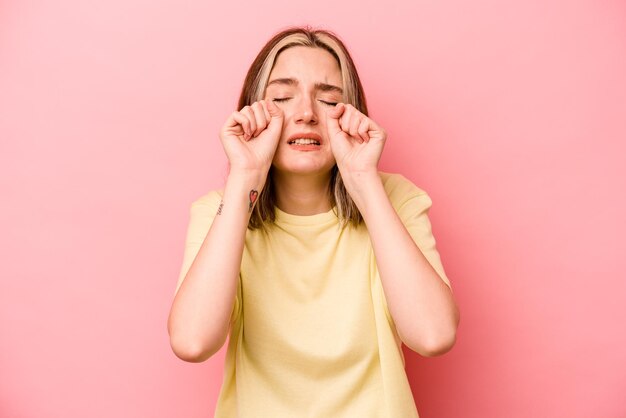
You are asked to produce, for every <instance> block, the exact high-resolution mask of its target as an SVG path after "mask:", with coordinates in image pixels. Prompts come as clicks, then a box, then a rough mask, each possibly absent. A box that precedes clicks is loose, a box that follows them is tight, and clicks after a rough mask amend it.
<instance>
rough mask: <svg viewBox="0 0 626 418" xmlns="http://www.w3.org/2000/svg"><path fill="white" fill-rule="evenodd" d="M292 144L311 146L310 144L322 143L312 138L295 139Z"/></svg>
mask: <svg viewBox="0 0 626 418" xmlns="http://www.w3.org/2000/svg"><path fill="white" fill-rule="evenodd" d="M290 144H296V145H309V144H315V145H319V144H320V143H319V142H318V141H316V140H314V139H310V138H298V139H294V140H293V141H290Z"/></svg>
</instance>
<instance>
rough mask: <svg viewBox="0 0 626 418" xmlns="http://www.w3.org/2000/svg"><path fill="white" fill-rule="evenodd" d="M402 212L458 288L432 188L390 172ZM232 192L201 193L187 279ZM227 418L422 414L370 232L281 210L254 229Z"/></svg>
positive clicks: (223, 412) (229, 373)
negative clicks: (433, 213)
mask: <svg viewBox="0 0 626 418" xmlns="http://www.w3.org/2000/svg"><path fill="white" fill-rule="evenodd" d="M380 175H381V178H382V180H383V183H384V187H385V190H386V192H387V195H388V196H389V199H390V201H391V203H392V204H393V206H394V208H395V209H396V212H397V213H398V215H399V217H400V219H401V220H402V222H403V223H404V225H405V227H406V228H407V230H408V231H409V233H410V234H411V236H412V237H413V240H414V241H415V242H416V244H417V245H418V247H419V248H420V250H421V251H422V253H424V255H425V257H426V258H427V259H428V261H429V262H430V263H431V265H432V266H433V268H434V269H435V270H436V271H437V273H439V275H440V276H441V279H442V280H443V281H444V282H445V283H446V284H447V285H448V286H450V282H449V280H448V278H447V277H446V274H445V272H444V269H443V266H442V263H441V260H440V256H439V253H438V252H437V249H436V247H435V239H434V237H433V234H432V230H431V224H430V221H429V219H428V215H427V213H428V210H429V208H430V207H431V205H432V201H431V199H430V197H429V196H428V195H427V194H426V192H425V191H424V190H422V189H420V188H418V187H417V186H415V185H414V184H413V183H412V182H410V181H409V180H408V179H406V178H405V177H403V176H402V175H399V174H390V173H384V172H380ZM221 197H222V191H212V192H209V193H207V194H205V195H204V196H202V197H200V198H199V199H197V200H196V201H194V202H193V203H192V205H191V210H190V221H189V227H188V231H187V240H186V246H185V254H184V259H183V265H182V269H181V272H180V276H179V280H178V286H180V284H181V283H182V280H183V279H184V277H185V275H186V273H187V270H189V268H190V266H191V263H192V262H193V259H194V258H195V256H196V254H197V253H198V251H199V249H200V246H201V245H202V242H203V240H204V237H205V236H206V234H207V232H208V230H209V227H210V225H211V222H212V221H213V218H214V217H215V214H216V212H217V208H218V206H219V203H220V200H221ZM231 319H232V321H233V324H232V327H231V331H230V335H229V342H228V349H227V353H226V360H225V366H224V380H223V384H222V388H221V391H220V394H219V398H218V402H217V406H216V411H215V417H216V418H235V417H239V418H265V417H267V418H296V417H298V418H299V417H302V418H343V417H345V418H370V417H371V418H413V417H418V413H417V409H416V407H415V402H414V399H413V395H412V393H411V388H410V386H409V382H408V379H407V375H406V372H405V369H404V365H405V361H404V356H403V353H402V349H401V344H402V342H401V340H400V338H399V336H398V334H397V331H396V328H395V325H394V322H393V319H392V317H391V314H390V312H389V309H388V307H387V302H386V300H385V295H384V293H383V287H382V283H381V281H380V276H379V273H378V269H377V267H376V260H375V257H374V252H373V249H372V243H371V241H370V238H369V235H368V231H367V228H366V226H365V225H361V226H360V227H359V228H353V227H351V226H347V227H344V228H340V227H339V224H338V219H337V217H336V216H335V214H334V212H333V211H332V210H331V211H329V212H326V213H321V214H316V215H311V216H297V215H291V214H288V213H285V212H283V211H281V210H280V209H278V208H276V222H275V224H273V225H271V226H270V227H269V229H267V230H265V231H264V230H262V229H259V230H254V231H250V230H248V231H247V233H246V240H245V246H244V250H243V258H242V262H241V272H240V276H239V284H238V289H237V296H236V300H235V304H234V309H233V313H232V316H231Z"/></svg>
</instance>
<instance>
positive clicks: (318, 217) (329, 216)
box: [274, 206, 338, 225]
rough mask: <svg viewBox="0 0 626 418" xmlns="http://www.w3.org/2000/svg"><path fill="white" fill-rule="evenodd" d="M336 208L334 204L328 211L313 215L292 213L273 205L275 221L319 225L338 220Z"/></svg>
mask: <svg viewBox="0 0 626 418" xmlns="http://www.w3.org/2000/svg"><path fill="white" fill-rule="evenodd" d="M336 210H337V206H334V207H333V208H332V209H330V210H329V211H328V212H322V213H316V214H315V215H292V214H291V213H287V212H284V211H282V210H280V209H279V208H278V206H274V214H275V215H276V222H280V223H287V224H292V225H319V224H322V223H327V222H330V221H338V218H337V215H335V211H336Z"/></svg>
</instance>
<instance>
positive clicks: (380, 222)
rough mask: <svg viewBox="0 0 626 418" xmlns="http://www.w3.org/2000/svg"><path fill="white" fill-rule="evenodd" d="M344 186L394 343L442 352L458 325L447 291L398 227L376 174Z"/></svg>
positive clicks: (429, 352) (428, 353)
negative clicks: (361, 227)
mask: <svg viewBox="0 0 626 418" xmlns="http://www.w3.org/2000/svg"><path fill="white" fill-rule="evenodd" d="M344 181H345V182H346V187H347V188H348V191H349V193H350V195H351V196H352V198H353V200H354V201H355V203H356V204H357V206H358V207H359V210H360V211H361V214H362V215H363V218H364V220H365V223H366V225H367V228H368V231H369V235H370V238H371V241H372V246H373V249H374V255H375V256H376V263H377V266H378V270H379V272H380V277H381V282H382V285H383V289H384V292H385V297H386V300H387V305H388V307H389V312H390V313H391V316H392V318H393V320H394V322H395V324H396V328H397V331H398V334H399V336H400V338H401V339H402V341H403V342H404V343H405V344H406V345H407V346H408V347H409V348H411V349H412V350H413V351H416V352H418V353H420V354H422V355H426V356H431V355H436V354H439V353H442V352H445V351H447V350H448V349H449V348H450V347H451V346H452V345H453V344H454V340H455V335H456V328H457V325H458V321H459V313H458V309H457V306H456V303H455V301H454V298H453V296H452V292H451V290H450V288H449V287H448V286H447V285H446V283H445V282H444V281H443V280H442V279H441V278H440V277H439V275H438V274H437V272H436V271H435V270H434V269H433V267H432V266H431V265H430V263H429V262H428V260H427V259H426V257H425V256H424V255H423V254H422V252H421V250H420V249H419V247H418V246H417V245H416V244H415V242H414V241H413V239H412V238H411V235H410V234H409V232H408V231H407V229H406V228H405V227H404V225H403V224H402V221H401V220H400V218H399V217H398V215H397V213H396V211H395V209H394V208H393V206H392V205H391V202H390V201H389V198H388V197H387V194H386V192H385V190H384V186H383V184H382V181H381V179H380V176H379V175H378V173H377V172H371V173H361V175H360V176H358V177H356V176H354V177H350V178H348V179H345V178H344Z"/></svg>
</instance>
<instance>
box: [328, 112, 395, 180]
mask: <svg viewBox="0 0 626 418" xmlns="http://www.w3.org/2000/svg"><path fill="white" fill-rule="evenodd" d="M326 129H327V130H328V137H329V140H330V147H331V149H332V152H333V155H334V156H335V161H336V162H337V166H338V167H339V171H340V172H341V174H342V175H343V176H346V175H350V174H355V173H360V172H368V173H369V172H374V173H376V172H377V170H378V161H379V160H380V156H381V154H382V152H383V147H384V146H385V140H386V139H387V133H386V132H385V131H384V130H383V129H382V128H381V127H380V126H378V125H377V124H376V123H375V122H374V121H373V120H371V119H370V118H368V117H367V116H365V115H364V114H363V113H361V112H359V111H358V110H357V109H356V108H355V107H354V106H352V105H350V104H345V103H338V104H337V105H336V106H335V107H333V108H332V109H330V110H328V111H327V112H326Z"/></svg>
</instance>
